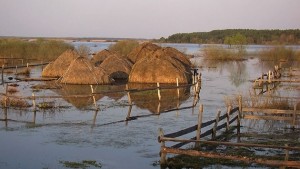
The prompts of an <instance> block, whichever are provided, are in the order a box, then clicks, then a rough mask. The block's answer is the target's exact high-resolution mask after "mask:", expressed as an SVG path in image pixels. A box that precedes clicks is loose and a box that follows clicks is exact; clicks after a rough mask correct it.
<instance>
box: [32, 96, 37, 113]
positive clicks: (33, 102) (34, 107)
mask: <svg viewBox="0 0 300 169" xmlns="http://www.w3.org/2000/svg"><path fill="white" fill-rule="evenodd" d="M32 106H33V111H36V103H35V95H34V93H32Z"/></svg>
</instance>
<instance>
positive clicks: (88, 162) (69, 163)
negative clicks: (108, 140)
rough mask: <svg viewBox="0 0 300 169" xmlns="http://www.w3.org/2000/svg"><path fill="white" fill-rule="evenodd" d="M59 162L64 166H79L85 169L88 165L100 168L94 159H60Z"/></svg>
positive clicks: (99, 164)
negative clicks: (74, 160)
mask: <svg viewBox="0 0 300 169" xmlns="http://www.w3.org/2000/svg"><path fill="white" fill-rule="evenodd" d="M60 163H61V164H63V165H64V167H66V168H81V169H86V168H89V167H96V168H102V165H101V163H97V161H95V160H83V161H81V162H72V161H60Z"/></svg>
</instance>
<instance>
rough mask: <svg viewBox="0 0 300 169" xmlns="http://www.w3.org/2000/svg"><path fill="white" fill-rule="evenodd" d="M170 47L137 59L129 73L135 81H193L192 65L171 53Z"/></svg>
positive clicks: (131, 79) (131, 80)
mask: <svg viewBox="0 0 300 169" xmlns="http://www.w3.org/2000/svg"><path fill="white" fill-rule="evenodd" d="M169 52H170V50H169V49H163V48H161V49H159V50H157V51H156V52H154V53H153V54H152V55H149V56H146V57H143V58H141V59H140V60H139V61H137V62H136V63H135V64H134V66H133V68H132V70H131V73H130V75H129V82H133V83H157V82H159V83H176V78H178V81H179V83H185V84H186V83H191V80H192V73H191V71H190V66H189V65H187V64H184V62H183V61H181V58H178V57H177V55H169Z"/></svg>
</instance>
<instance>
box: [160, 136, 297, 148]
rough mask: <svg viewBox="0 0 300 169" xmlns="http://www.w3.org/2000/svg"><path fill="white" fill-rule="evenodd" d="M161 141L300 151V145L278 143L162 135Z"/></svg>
mask: <svg viewBox="0 0 300 169" xmlns="http://www.w3.org/2000/svg"><path fill="white" fill-rule="evenodd" d="M160 141H164V142H166V141H170V142H188V143H195V142H200V143H204V144H211V145H225V146H237V147H260V148H274V149H282V150H297V151H300V147H291V146H277V145H267V144H253V143H234V142H223V141H206V140H188V139H178V138H167V137H160Z"/></svg>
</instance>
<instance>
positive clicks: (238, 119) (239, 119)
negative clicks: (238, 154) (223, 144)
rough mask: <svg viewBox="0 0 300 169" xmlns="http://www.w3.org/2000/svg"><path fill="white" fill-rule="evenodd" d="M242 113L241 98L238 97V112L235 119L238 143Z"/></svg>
mask: <svg viewBox="0 0 300 169" xmlns="http://www.w3.org/2000/svg"><path fill="white" fill-rule="evenodd" d="M242 112H243V105H242V96H241V95H240V96H239V112H238V118H237V136H238V137H237V138H238V142H240V131H241V114H242Z"/></svg>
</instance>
